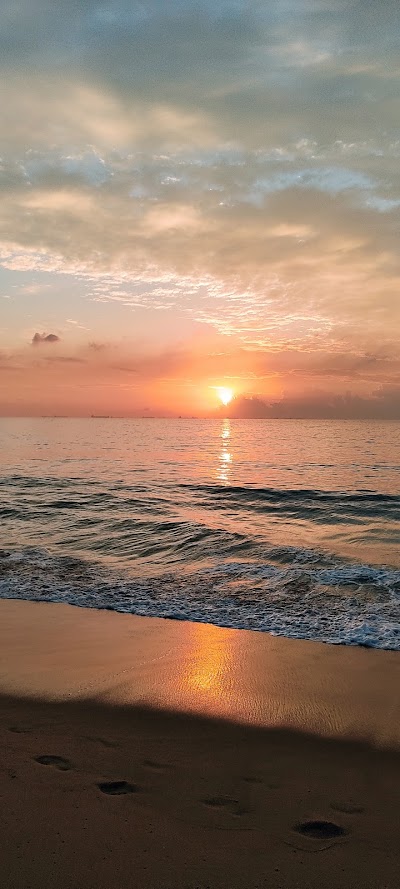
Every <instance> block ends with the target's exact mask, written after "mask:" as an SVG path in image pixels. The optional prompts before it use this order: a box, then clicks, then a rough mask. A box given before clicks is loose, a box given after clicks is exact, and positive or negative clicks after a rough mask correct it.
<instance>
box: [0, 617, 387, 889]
mask: <svg viewBox="0 0 400 889" xmlns="http://www.w3.org/2000/svg"><path fill="white" fill-rule="evenodd" d="M399 679H400V658H399V655H398V654H396V653H394V652H381V651H369V650H365V649H355V648H354V649H353V648H344V647H333V646H326V645H322V644H318V643H309V642H297V641H294V640H286V639H276V638H273V637H270V636H268V635H267V634H261V633H250V632H244V631H235V630H223V629H219V628H216V627H211V626H208V625H201V624H191V623H183V622H176V621H162V620H156V619H146V618H138V617H133V616H130V615H117V614H113V613H109V612H96V611H90V610H86V609H79V608H72V607H70V606H63V605H44V604H37V603H25V602H8V601H4V602H0V696H1V697H0V742H1V747H0V751H1V752H0V805H1V809H0V812H1V816H0V819H1V823H0V827H1V830H0V838H1V839H0V844H1V859H0V864H1V867H0V874H1V876H0V885H1V887H2V889H50V887H57V889H113V887H117V889H130V887H143V889H150V887H151V889H175V887H179V889H195V887H198V889H206V887H210V889H256V887H270V889H275V887H283V889H295V887H296V889H300V887H301V889H302V887H304V889H305V887H309V889H314V887H315V889H317V887H318V889H321V887H330V889H339V887H340V889H342V887H354V889H356V887H357V889H358V887H360V889H398V886H399V884H400V880H399V874H400V859H399V852H398V812H399V803H400V780H399V779H400V694H399V688H400V683H399Z"/></svg>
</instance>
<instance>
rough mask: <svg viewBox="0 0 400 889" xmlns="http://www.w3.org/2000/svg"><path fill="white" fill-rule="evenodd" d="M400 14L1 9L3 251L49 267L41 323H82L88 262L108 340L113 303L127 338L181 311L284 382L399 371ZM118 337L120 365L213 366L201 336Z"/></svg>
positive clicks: (90, 308) (96, 4)
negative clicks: (72, 296) (179, 344)
mask: <svg viewBox="0 0 400 889" xmlns="http://www.w3.org/2000/svg"><path fill="white" fill-rule="evenodd" d="M397 15H398V4H397V3H396V2H395V0H381V2H380V3H378V4H377V3H376V2H373V0H365V2H364V0H363V2H362V3H361V2H358V0H357V2H356V0H354V2H353V0H352V2H348V0H296V2H294V0H285V2H284V3H282V2H275V0H273V2H270V3H253V4H248V3H247V2H245V0H220V2H219V3H218V4H215V2H211V0H200V2H199V0H170V2H168V3H165V2H162V0H147V2H146V3H134V4H132V3H131V2H129V0H115V2H114V3H107V2H104V0H87V2H85V3H82V2H80V0H72V2H71V3H70V4H69V5H68V8H67V5H66V4H65V3H64V2H63V0H18V3H17V6H16V12H15V13H13V14H10V13H9V10H8V7H7V6H6V5H5V4H3V5H0V42H2V43H1V45H0V48H1V52H0V90H1V91H2V97H1V99H2V100H1V102H0V107H1V119H0V131H1V134H2V136H1V139H2V147H1V157H2V161H1V170H0V192H1V201H0V207H1V209H0V258H1V260H2V263H3V265H4V267H5V268H6V270H7V271H9V272H20V273H25V274H26V273H28V272H29V273H30V274H32V277H33V275H34V274H38V275H42V276H43V277H44V276H45V275H47V276H48V279H49V282H50V283H51V289H49V290H48V294H47V296H48V299H47V305H46V314H44V315H37V316H36V317H43V318H44V319H46V318H48V319H49V320H48V321H46V324H48V325H49V326H50V325H53V324H54V325H55V327H56V329H59V330H60V331H62V329H63V325H64V324H65V323H67V324H68V325H69V326H70V334H71V339H73V336H74V335H75V334H74V328H75V327H78V325H76V324H75V325H74V324H73V322H72V320H71V318H70V317H69V316H70V314H72V317H73V318H74V317H80V311H81V310H80V308H76V306H74V307H73V306H72V304H71V306H70V305H68V310H67V309H66V307H65V305H64V307H63V308H62V312H61V311H60V315H59V317H58V316H57V311H58V306H59V303H60V302H61V300H62V299H63V298H64V299H65V297H63V296H60V289H59V288H58V286H57V281H58V276H61V275H62V274H63V275H70V276H71V278H74V279H75V281H74V283H75V282H77V288H78V287H79V288H80V295H81V296H82V297H84V299H85V300H86V301H87V303H89V305H87V304H86V306H85V308H84V311H83V312H82V317H85V316H86V315H89V314H90V317H91V322H90V329H91V331H92V334H91V335H93V338H94V339H95V340H97V338H98V339H99V340H101V339H102V337H103V336H105V335H106V332H105V330H104V329H100V331H99V330H98V329H97V327H96V319H99V318H110V317H111V312H112V313H113V318H114V319H115V322H114V323H115V329H116V330H117V333H115V332H114V334H113V335H114V339H115V340H117V339H118V328H119V330H120V331H122V328H123V327H124V326H126V327H127V328H128V329H129V326H130V325H132V329H135V330H137V331H138V336H139V337H140V336H142V337H143V338H144V337H145V336H146V335H147V330H148V329H152V327H153V326H154V325H153V320H154V319H155V318H156V316H160V313H164V315H165V316H166V317H169V316H172V317H173V318H174V319H175V317H178V316H179V319H180V323H183V322H182V318H184V319H185V321H186V322H187V323H188V324H189V323H190V324H192V325H194V324H196V323H200V324H201V325H203V326H204V327H206V328H207V329H208V330H209V331H210V337H212V336H216V337H217V338H218V337H221V338H222V339H224V340H225V342H226V341H230V343H231V346H232V347H231V350H230V351H229V348H225V347H224V348H223V349H221V352H222V355H223V357H222V358H221V359H220V360H219V359H218V360H217V359H216V358H215V357H213V358H212V359H211V358H209V357H207V360H206V361H205V359H204V356H203V359H204V364H205V366H208V367H212V368H214V367H215V369H216V371H215V372H216V373H217V372H218V373H219V374H222V376H223V375H224V373H225V372H226V373H231V372H232V367H233V370H234V360H235V359H234V357H232V355H236V359H237V357H238V355H240V363H239V366H240V368H241V370H242V371H243V372H244V370H245V371H246V373H247V372H248V373H249V374H259V375H260V376H261V377H262V376H263V374H265V375H266V376H268V375H275V376H277V377H279V379H282V380H283V381H284V383H283V384H284V385H285V386H286V387H287V391H288V397H289V396H290V397H291V396H292V393H293V391H294V389H295V388H296V387H297V388H296V391H297V389H299V388H300V387H301V385H303V383H304V381H307V383H308V385H309V386H313V387H314V388H319V387H322V388H323V382H324V380H326V379H328V380H329V385H332V386H333V385H335V386H336V387H337V388H340V387H341V386H343V381H344V380H347V381H349V385H350V387H353V388H354V393H353V394H356V389H357V386H359V387H360V386H361V384H362V385H365V386H368V387H369V390H368V391H369V393H370V390H371V386H372V383H373V382H374V381H375V384H376V386H378V385H380V384H382V385H383V384H385V385H386V384H389V383H390V382H392V383H393V384H394V383H395V382H396V374H397V369H396V366H395V360H394V358H393V355H394V353H395V351H396V345H395V343H396V339H398V336H399V332H400V300H399V288H400V254H399V239H398V231H399V225H400V164H399V160H400V142H399V136H398V116H399V105H398V102H399V99H398V97H399V94H400V68H399V65H398V59H397V54H396V53H397V47H396V42H395V39H394V33H395V29H394V26H393V22H394V21H395V20H396V17H397ZM40 286H41V285H39V284H37V282H33V283H32V282H30V283H29V284H28V285H27V287H28V288H31V290H30V293H29V295H30V296H31V297H32V298H34V299H35V300H39V299H40V298H41V295H42V294H41V291H40ZM32 288H33V290H32ZM38 288H39V289H38ZM7 292H8V290H7ZM25 295H26V296H27V295H28V290H26V294H25ZM50 299H51V300H52V311H51V313H48V314H47V308H48V303H49V302H50ZM12 302H13V304H14V303H15V302H16V300H13V301H12ZM7 308H8V307H7ZM53 308H54V311H53ZM16 311H17V310H16ZM75 312H76V315H75V314H74V313H75ZM128 313H130V314H128ZM167 313H168V315H167ZM65 318H68V321H67V322H65ZM92 319H93V323H92ZM117 319H120V320H119V321H118V320H117ZM143 319H145V320H143ZM104 323H105V322H104ZM158 323H159V322H158ZM146 325H147V326H146ZM21 326H22V325H21ZM159 326H161V324H160V323H159ZM166 326H167V325H166ZM171 326H173V323H172V322H171ZM177 326H179V324H178V325H177ZM26 327H27V325H25V329H26ZM82 327H83V326H82V325H81V328H82ZM71 328H72V329H71ZM174 335H175V334H174ZM37 336H38V339H37V340H35V344H36V345H37V344H41V343H43V342H49V340H48V339H47V340H46V335H45V334H37ZM47 336H49V335H47ZM53 336H55V334H54V335H53ZM110 336H111V335H110ZM77 337H78V333H77V334H76V338H77ZM150 339H151V336H150ZM377 343H379V347H380V352H379V354H377V353H378V351H379V350H377V349H376V344H377ZM240 350H241V351H240ZM58 351H59V350H58V349H57V354H58ZM94 351H95V347H93V349H92V352H94ZM101 351H102V361H103V366H104V367H105V366H106V367H107V368H109V365H110V368H111V365H112V366H113V367H117V366H118V367H119V368H120V370H115V373H125V372H126V373H130V374H131V376H133V375H136V376H137V377H138V378H141V375H142V376H143V378H144V377H145V375H146V374H147V375H148V377H149V378H150V377H151V378H154V379H155V378H156V375H157V374H158V373H159V374H160V375H161V376H162V374H163V373H165V374H167V375H168V374H169V375H172V374H173V373H176V374H178V373H179V374H181V373H183V370H182V368H183V367H186V368H187V373H190V372H192V371H193V372H194V371H196V373H197V370H196V367H195V368H193V360H191V359H190V356H189V357H188V356H187V354H186V353H187V352H188V348H186V347H184V348H183V349H182V350H181V352H179V354H176V355H175V353H174V349H173V348H172V346H171V347H169V346H168V345H167V346H165V344H164V346H163V350H162V354H161V355H155V354H154V352H155V350H154V349H153V351H152V350H151V348H149V349H148V350H147V353H149V354H147V353H146V349H145V348H143V349H142V352H143V353H146V354H142V353H140V354H138V355H136V360H135V361H134V360H133V358H132V355H126V354H122V355H120V356H119V360H118V361H117V360H116V356H115V355H114V357H112V354H111V352H112V349H111V347H110V348H104V349H102V350H101ZM150 353H151V354H150ZM183 353H184V355H183ZM244 353H246V354H245V355H244ZM371 356H372V357H371ZM61 357H65V360H70V359H73V358H74V356H73V355H68V354H66V355H65V356H61ZM78 357H79V356H78ZM86 357H87V356H86V352H85V354H84V355H83V356H82V358H85V359H86ZM98 357H99V356H98ZM37 359H38V356H37ZM218 362H219V364H218ZM224 362H225V367H226V368H227V370H226V371H225V370H224V367H223V365H224ZM70 363H71V365H72V363H73V362H72V361H70ZM55 364H56V363H55V362H54V365H55ZM217 366H218V370H217ZM88 367H89V368H90V369H92V368H93V367H94V364H93V363H92V362H91V361H89V362H88ZM98 367H99V365H96V368H97V370H98ZM163 368H164V370H163ZM243 369H244V370H243ZM52 372H53V371H52ZM54 372H55V371H54ZM93 372H94V371H93ZM110 372H111V370H110ZM112 372H114V371H112ZM152 375H153V376H152ZM333 380H334V383H332V381H333ZM283 384H282V385H283ZM346 385H347V384H346ZM353 388H352V391H353ZM358 394H359V396H360V397H363V393H362V392H361V389H360V391H359V393H358ZM368 397H369V395H368ZM252 407H253V409H255V408H256V405H255V404H253V405H252ZM309 409H310V410H312V409H314V408H312V406H310V408H309ZM341 409H342V410H344V408H343V405H342V408H341ZM354 409H355V410H358V408H357V405H355V404H354Z"/></svg>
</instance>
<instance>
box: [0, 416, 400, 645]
mask: <svg viewBox="0 0 400 889" xmlns="http://www.w3.org/2000/svg"><path fill="white" fill-rule="evenodd" d="M0 458H1V467H0V519H1V530H2V535H1V537H2V542H1V551H0V597H3V598H22V599H33V600H38V601H47V602H49V601H50V602H68V603H71V604H74V605H81V606H87V607H93V608H107V609H114V610H117V611H125V612H131V613H134V614H142V615H156V616H159V617H166V618H174V619H180V620H185V619H187V620H195V621H205V622H209V623H213V624H217V625H219V626H227V627H238V628H247V629H254V630H261V631H264V632H269V633H275V634H280V635H285V636H289V637H297V638H305V639H318V640H321V641H324V642H331V643H343V644H350V645H368V646H373V647H377V648H392V649H400V627H399V619H400V424H399V423H397V424H396V423H379V422H370V421H365V422H351V421H342V422H333V421H311V420H310V421H300V420H254V421H252V420H171V419H166V420H159V419H150V418H147V419H113V418H109V419H108V418H104V419H102V418H92V419H62V418H43V419H41V418H37V419H2V420H0Z"/></svg>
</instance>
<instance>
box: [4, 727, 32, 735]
mask: <svg viewBox="0 0 400 889" xmlns="http://www.w3.org/2000/svg"><path fill="white" fill-rule="evenodd" d="M8 731H9V732H13V733H14V734H15V735H27V734H29V732H31V731H32V729H30V728H27V726H24V725H10V726H9V727H8Z"/></svg>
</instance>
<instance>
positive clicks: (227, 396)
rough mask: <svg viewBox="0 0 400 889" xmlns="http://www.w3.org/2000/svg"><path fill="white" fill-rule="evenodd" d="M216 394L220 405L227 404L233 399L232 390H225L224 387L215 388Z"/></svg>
mask: <svg viewBox="0 0 400 889" xmlns="http://www.w3.org/2000/svg"><path fill="white" fill-rule="evenodd" d="M216 392H217V395H218V398H219V399H220V401H222V404H229V402H230V401H232V398H233V389H227V388H226V387H225V386H217V387H216Z"/></svg>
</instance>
